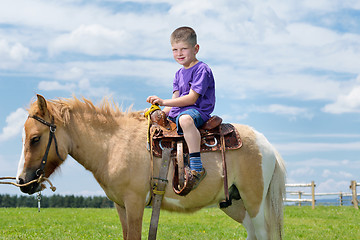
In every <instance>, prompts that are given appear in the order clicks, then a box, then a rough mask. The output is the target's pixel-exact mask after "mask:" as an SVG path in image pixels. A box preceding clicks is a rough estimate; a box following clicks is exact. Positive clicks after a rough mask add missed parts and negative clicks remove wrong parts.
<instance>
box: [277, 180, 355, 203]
mask: <svg viewBox="0 0 360 240" xmlns="http://www.w3.org/2000/svg"><path fill="white" fill-rule="evenodd" d="M285 186H286V188H287V189H288V188H299V187H302V188H304V187H310V188H311V192H305V191H299V190H298V191H286V193H287V194H290V195H297V196H298V198H287V197H286V198H285V199H284V201H285V202H297V203H298V205H299V206H301V203H303V202H311V206H312V209H315V203H316V199H315V197H316V196H331V195H337V196H339V205H340V206H343V204H344V201H345V200H344V197H349V196H351V197H352V201H351V202H352V204H353V206H354V208H355V209H359V207H358V205H359V201H358V199H357V197H358V196H360V194H357V189H356V187H357V186H360V183H357V182H356V181H355V180H352V181H351V184H350V189H351V193H343V192H338V193H315V187H316V184H315V182H314V181H312V182H311V183H301V184H286V185H285ZM303 196H311V199H309V198H302V197H303Z"/></svg>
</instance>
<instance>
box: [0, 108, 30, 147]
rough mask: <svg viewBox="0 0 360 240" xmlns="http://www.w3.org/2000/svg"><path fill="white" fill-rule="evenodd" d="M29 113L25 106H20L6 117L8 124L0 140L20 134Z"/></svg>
mask: <svg viewBox="0 0 360 240" xmlns="http://www.w3.org/2000/svg"><path fill="white" fill-rule="evenodd" d="M27 115H28V113H27V112H26V111H25V110H24V109H23V108H18V109H17V110H16V111H15V112H12V113H10V115H9V116H7V117H6V124H7V125H6V126H5V127H4V128H3V129H2V131H1V133H0V142H3V141H7V140H8V139H10V138H12V137H15V136H17V135H18V134H20V132H21V129H22V128H23V125H24V123H25V121H26V118H27Z"/></svg>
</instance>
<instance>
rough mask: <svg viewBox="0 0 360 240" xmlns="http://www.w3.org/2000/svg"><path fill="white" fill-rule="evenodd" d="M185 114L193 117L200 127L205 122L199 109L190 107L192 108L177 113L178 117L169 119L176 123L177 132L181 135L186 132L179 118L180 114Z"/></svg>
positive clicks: (196, 124) (197, 126)
mask: <svg viewBox="0 0 360 240" xmlns="http://www.w3.org/2000/svg"><path fill="white" fill-rule="evenodd" d="M185 114H186V115H189V116H190V117H192V119H193V120H194V124H195V126H196V128H200V127H201V126H202V125H203V124H204V120H203V119H202V118H201V115H200V113H199V111H198V110H196V109H193V108H190V109H187V110H185V111H183V112H182V113H180V114H179V115H177V117H176V118H172V117H169V119H170V120H171V121H173V122H175V123H176V127H177V133H178V134H179V135H183V134H184V133H183V130H182V128H181V126H180V124H179V118H180V116H182V115H185Z"/></svg>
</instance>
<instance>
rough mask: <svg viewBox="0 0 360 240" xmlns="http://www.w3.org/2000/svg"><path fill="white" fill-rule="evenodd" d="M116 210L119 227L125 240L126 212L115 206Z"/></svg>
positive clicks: (122, 208)
mask: <svg viewBox="0 0 360 240" xmlns="http://www.w3.org/2000/svg"><path fill="white" fill-rule="evenodd" d="M115 206H116V210H117V212H118V215H119V218H120V222H121V227H122V231H123V239H124V240H127V220H126V210H125V208H124V207H121V206H119V205H118V204H115Z"/></svg>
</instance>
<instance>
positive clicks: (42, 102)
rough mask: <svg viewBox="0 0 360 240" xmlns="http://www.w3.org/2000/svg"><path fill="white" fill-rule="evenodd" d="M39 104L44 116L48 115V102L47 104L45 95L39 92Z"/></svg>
mask: <svg viewBox="0 0 360 240" xmlns="http://www.w3.org/2000/svg"><path fill="white" fill-rule="evenodd" d="M36 96H37V104H38V107H39V110H40V114H41V115H42V116H46V115H47V114H48V109H47V104H46V100H45V98H44V97H43V96H41V95H39V94H37V95H36Z"/></svg>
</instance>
